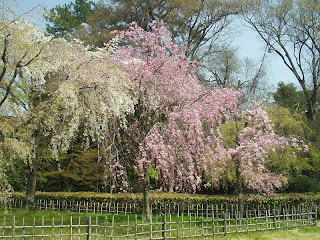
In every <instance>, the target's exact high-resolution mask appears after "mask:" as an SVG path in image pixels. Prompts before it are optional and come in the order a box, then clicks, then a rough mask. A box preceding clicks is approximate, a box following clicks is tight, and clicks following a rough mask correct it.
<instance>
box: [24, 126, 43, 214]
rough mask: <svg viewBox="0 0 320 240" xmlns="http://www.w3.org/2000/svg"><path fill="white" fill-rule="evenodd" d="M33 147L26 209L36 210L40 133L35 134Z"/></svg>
mask: <svg viewBox="0 0 320 240" xmlns="http://www.w3.org/2000/svg"><path fill="white" fill-rule="evenodd" d="M32 137H33V146H32V152H31V160H30V163H29V169H30V172H29V174H28V178H27V181H28V182H27V191H26V202H25V204H26V205H25V207H27V208H29V209H33V208H35V193H36V185H37V160H38V146H39V142H40V136H39V132H38V131H35V132H34V133H33V136H32Z"/></svg>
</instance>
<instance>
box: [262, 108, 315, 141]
mask: <svg viewBox="0 0 320 240" xmlns="http://www.w3.org/2000/svg"><path fill="white" fill-rule="evenodd" d="M267 112H268V116H269V117H270V119H271V121H272V123H273V124H274V127H273V129H274V131H275V132H276V133H277V134H279V135H281V136H297V137H302V138H305V139H307V138H308V137H309V136H310V135H311V129H310V128H309V126H308V124H307V119H306V117H305V116H304V115H302V114H299V113H292V112H290V111H289V108H286V107H283V106H281V105H276V104H274V105H271V106H270V107H269V108H268V109H267Z"/></svg>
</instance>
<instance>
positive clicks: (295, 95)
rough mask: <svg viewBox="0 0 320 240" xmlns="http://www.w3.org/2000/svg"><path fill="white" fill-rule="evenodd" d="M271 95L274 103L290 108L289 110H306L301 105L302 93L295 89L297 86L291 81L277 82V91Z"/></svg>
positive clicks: (302, 101) (299, 111)
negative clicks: (286, 82)
mask: <svg viewBox="0 0 320 240" xmlns="http://www.w3.org/2000/svg"><path fill="white" fill-rule="evenodd" d="M272 95H273V99H274V101H275V103H276V104H278V105H279V106H281V107H285V108H288V109H290V111H291V112H298V113H301V112H303V111H306V108H305V107H304V105H303V104H304V100H303V98H304V97H303V93H302V92H301V91H297V87H296V86H295V85H294V84H293V83H288V84H285V83H284V82H280V83H278V88H277V91H276V92H275V93H273V94H272Z"/></svg>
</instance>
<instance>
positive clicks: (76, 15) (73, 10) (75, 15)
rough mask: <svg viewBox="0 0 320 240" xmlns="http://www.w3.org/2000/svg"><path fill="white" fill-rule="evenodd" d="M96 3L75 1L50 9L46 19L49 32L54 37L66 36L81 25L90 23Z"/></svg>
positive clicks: (82, 0)
mask: <svg viewBox="0 0 320 240" xmlns="http://www.w3.org/2000/svg"><path fill="white" fill-rule="evenodd" d="M93 6H94V2H92V1H87V0H75V2H74V3H73V2H71V3H69V4H65V5H63V6H60V5H57V6H56V7H54V8H52V9H50V12H49V14H47V15H46V16H45V19H46V20H47V21H48V22H50V23H51V24H47V31H48V33H50V34H53V35H54V36H65V35H67V34H71V33H73V32H74V31H75V30H76V29H77V28H79V27H80V26H81V24H85V23H88V17H89V16H90V15H92V14H93Z"/></svg>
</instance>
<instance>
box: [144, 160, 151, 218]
mask: <svg viewBox="0 0 320 240" xmlns="http://www.w3.org/2000/svg"><path fill="white" fill-rule="evenodd" d="M144 176H145V178H144V181H143V209H142V219H143V220H148V221H149V220H150V198H149V188H150V179H149V169H148V168H147V167H146V166H144Z"/></svg>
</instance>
